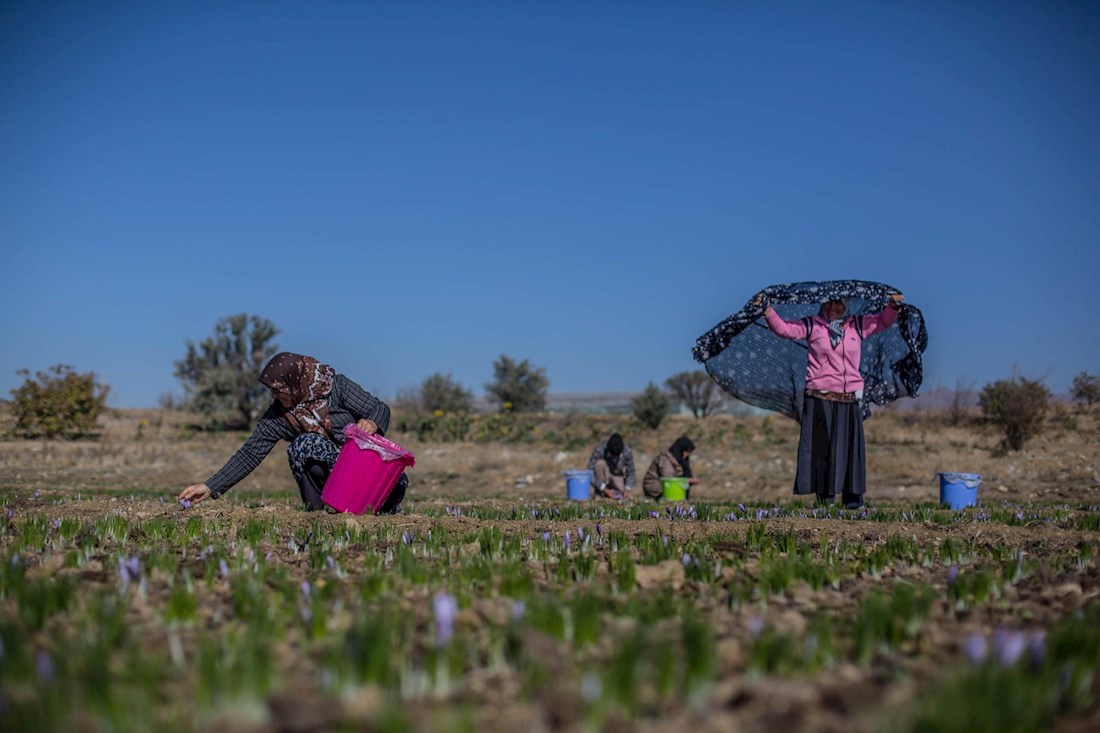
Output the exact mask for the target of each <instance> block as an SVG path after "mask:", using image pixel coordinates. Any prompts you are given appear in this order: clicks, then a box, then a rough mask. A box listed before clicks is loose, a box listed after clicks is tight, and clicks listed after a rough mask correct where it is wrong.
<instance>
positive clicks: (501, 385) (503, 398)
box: [485, 354, 550, 412]
mask: <svg viewBox="0 0 1100 733" xmlns="http://www.w3.org/2000/svg"><path fill="white" fill-rule="evenodd" d="M549 386H550V379H549V378H547V376H546V370H545V369H542V368H541V367H535V366H533V365H532V364H531V363H530V362H529V361H527V359H524V360H523V361H521V362H517V361H516V360H515V359H513V358H512V357H510V356H505V355H503V354H502V355H501V357H500V358H499V359H497V360H496V361H494V362H493V381H491V382H488V383H486V385H485V391H486V392H488V395H487V396H488V398H489V400H490V401H492V402H494V403H496V404H497V405H498V406H499V408H500V410H501V411H502V412H506V411H509V410H511V411H514V412H538V411H540V410H542V409H543V408H544V407H545V406H546V390H547V388H548V387H549Z"/></svg>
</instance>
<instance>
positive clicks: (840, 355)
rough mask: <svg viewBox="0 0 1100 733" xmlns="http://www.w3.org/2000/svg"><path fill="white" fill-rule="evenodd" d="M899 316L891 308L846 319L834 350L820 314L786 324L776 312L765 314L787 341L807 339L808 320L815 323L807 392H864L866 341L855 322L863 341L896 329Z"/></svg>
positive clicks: (807, 365) (772, 326)
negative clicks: (862, 368)
mask: <svg viewBox="0 0 1100 733" xmlns="http://www.w3.org/2000/svg"><path fill="white" fill-rule="evenodd" d="M897 317H898V312H897V311H896V310H894V309H893V308H889V307H887V308H883V309H882V312H881V313H876V314H875V315H873V316H847V317H846V318H845V319H844V338H842V339H841V340H840V343H838V344H837V345H836V348H835V349H834V348H833V345H832V344H831V343H830V342H829V322H828V321H826V320H825V319H824V318H823V317H822V316H821V315H820V314H818V315H816V316H814V317H813V318H811V319H800V320H797V321H784V320H783V319H782V318H780V317H779V314H778V313H776V312H775V310H774V309H770V310H768V312H767V313H765V314H764V319H765V320H766V321H767V322H768V327H769V328H770V329H771V330H772V331H773V332H774V333H775V334H776V335H777V336H781V337H783V338H786V339H804V338H806V321H807V320H811V321H813V325H812V326H811V327H810V338H809V340H808V343H809V356H808V358H807V360H806V389H819V390H822V391H824V392H859V391H860V390H862V389H863V375H861V374H860V373H859V358H860V355H861V352H862V346H863V339H862V338H860V333H859V331H860V329H857V328H856V325H857V324H856V321H857V320H858V321H860V324H859V325H860V326H861V327H862V331H863V338H866V337H867V336H870V335H871V334H873V333H877V332H879V331H885V330H886V329H888V328H890V326H893V325H894V321H896V320H897Z"/></svg>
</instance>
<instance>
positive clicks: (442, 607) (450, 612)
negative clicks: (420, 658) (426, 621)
mask: <svg viewBox="0 0 1100 733" xmlns="http://www.w3.org/2000/svg"><path fill="white" fill-rule="evenodd" d="M432 608H433V610H434V611H435V629H436V643H437V644H438V645H439V646H443V645H444V644H446V643H448V642H449V641H450V640H451V638H452V637H453V636H454V625H455V617H456V616H458V601H456V600H455V597H454V596H452V595H450V594H449V593H436V594H435V598H433V599H432Z"/></svg>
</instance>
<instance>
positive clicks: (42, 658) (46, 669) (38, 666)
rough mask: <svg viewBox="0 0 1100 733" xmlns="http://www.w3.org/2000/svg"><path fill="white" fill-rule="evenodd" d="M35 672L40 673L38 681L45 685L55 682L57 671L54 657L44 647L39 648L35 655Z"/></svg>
mask: <svg viewBox="0 0 1100 733" xmlns="http://www.w3.org/2000/svg"><path fill="white" fill-rule="evenodd" d="M34 672H35V674H37V675H38V681H39V682H41V683H42V684H43V685H50V684H53V681H54V678H55V677H56V676H57V671H56V669H55V668H54V664H53V659H51V658H50V655H49V654H47V653H46V651H45V650H44V649H39V650H38V653H37V654H35V655H34Z"/></svg>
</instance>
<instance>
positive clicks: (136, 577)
mask: <svg viewBox="0 0 1100 733" xmlns="http://www.w3.org/2000/svg"><path fill="white" fill-rule="evenodd" d="M118 574H119V577H120V578H121V579H122V590H123V591H125V590H126V589H127V588H129V587H130V583H137V582H139V581H140V580H141V560H139V559H138V557H137V555H131V556H130V557H129V558H122V557H120V558H119V559H118Z"/></svg>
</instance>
